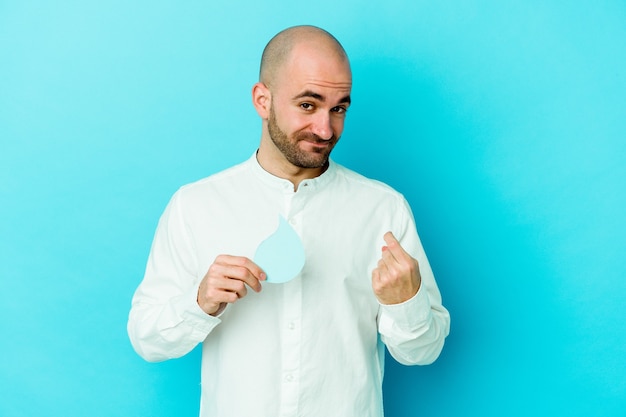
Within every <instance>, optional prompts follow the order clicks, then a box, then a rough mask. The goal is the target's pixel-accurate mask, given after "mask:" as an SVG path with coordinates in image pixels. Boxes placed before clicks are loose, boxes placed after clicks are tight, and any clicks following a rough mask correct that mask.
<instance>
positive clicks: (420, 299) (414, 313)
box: [378, 285, 431, 334]
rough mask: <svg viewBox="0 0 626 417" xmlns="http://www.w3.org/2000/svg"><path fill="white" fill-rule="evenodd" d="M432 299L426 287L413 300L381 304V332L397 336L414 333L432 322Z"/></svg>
mask: <svg viewBox="0 0 626 417" xmlns="http://www.w3.org/2000/svg"><path fill="white" fill-rule="evenodd" d="M430 319H431V311H430V299H429V298H428V293H427V291H426V289H425V288H424V286H423V285H422V286H421V288H420V289H419V290H418V291H417V294H415V295H414V296H413V297H412V298H409V299H408V300H406V301H405V302H403V303H399V304H381V305H380V316H379V323H378V327H379V332H380V333H381V334H395V333H397V332H398V331H400V332H402V333H404V332H409V333H410V332H413V331H416V330H417V329H419V328H421V327H422V326H423V325H424V324H425V323H427V322H428V321H430Z"/></svg>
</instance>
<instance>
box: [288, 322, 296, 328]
mask: <svg viewBox="0 0 626 417" xmlns="http://www.w3.org/2000/svg"><path fill="white" fill-rule="evenodd" d="M287 328H288V329H289V330H293V329H295V328H296V323H294V322H293V321H290V322H289V324H288V325H287Z"/></svg>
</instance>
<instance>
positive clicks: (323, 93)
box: [268, 48, 352, 168]
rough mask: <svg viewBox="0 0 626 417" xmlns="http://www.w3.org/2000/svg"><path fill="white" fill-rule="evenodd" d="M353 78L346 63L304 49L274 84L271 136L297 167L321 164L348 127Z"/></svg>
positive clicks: (316, 166)
mask: <svg viewBox="0 0 626 417" xmlns="http://www.w3.org/2000/svg"><path fill="white" fill-rule="evenodd" d="M351 86H352V77H351V73H350V68H349V65H348V64H347V62H345V61H344V60H342V59H340V58H339V57H337V56H335V55H332V56H330V57H329V55H328V54H327V53H326V54H325V53H323V52H320V51H319V50H314V49H313V50H311V49H310V48H300V49H298V50H295V51H294V52H293V59H292V60H290V61H289V62H288V63H287V64H285V67H284V68H283V69H282V70H281V72H280V77H279V78H278V83H277V85H276V87H275V88H273V89H272V104H271V107H270V115H269V119H268V132H269V136H270V138H271V140H272V142H273V143H274V145H275V146H276V148H277V149H278V150H279V151H280V152H281V153H282V155H283V156H284V158H285V159H286V160H287V161H288V162H289V163H290V164H292V165H293V166H296V167H298V168H322V167H324V166H325V165H326V164H327V163H328V157H329V155H330V153H331V151H332V149H333V148H334V146H335V144H336V143H337V141H338V140H339V137H340V136H341V133H342V132H343V126H344V120H345V116H346V110H347V109H348V106H349V105H350V89H351Z"/></svg>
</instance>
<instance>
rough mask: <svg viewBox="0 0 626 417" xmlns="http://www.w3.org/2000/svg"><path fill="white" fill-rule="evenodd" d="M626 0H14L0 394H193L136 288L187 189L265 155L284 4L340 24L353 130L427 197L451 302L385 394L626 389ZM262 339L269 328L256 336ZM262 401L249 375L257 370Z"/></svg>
mask: <svg viewBox="0 0 626 417" xmlns="http://www.w3.org/2000/svg"><path fill="white" fill-rule="evenodd" d="M625 22H626V3H624V2H623V1H618V0H613V1H611V0H606V1H602V0H595V1H568V2H561V1H538V0H527V1H495V0H491V1H490V0H484V1H480V0H469V1H439V2H432V1H422V0H412V1H400V0H387V1H385V2H374V1H372V2H363V1H353V0H348V1H343V2H334V1H333V2H330V1H322V0H321V1H317V2H304V3H301V2H278V1H259V2H257V1H248V2H237V1H231V2H217V1H215V2H208V1H207V2H203V1H181V2H175V1H155V2H152V1H145V0H141V1H135V2H126V1H106V2H97V1H54V2H53V1H49V2H45V1H38V2H35V1H33V2H30V1H6V0H5V1H0V141H1V142H0V143H1V148H0V236H1V240H0V279H1V283H2V291H0V317H1V318H0V326H1V334H2V341H0V384H1V386H2V388H1V389H0V415H2V416H4V417H13V416H35V415H45V416H70V417H71V416H84V415H90V416H93V417H95V416H148V415H149V416H173V415H176V416H194V415H196V414H197V411H198V397H199V370H198V360H199V354H198V351H197V350H195V351H194V352H193V353H192V354H190V355H189V356H187V357H185V358H182V359H178V360H174V361H169V362H165V363H161V364H148V363H145V362H143V361H142V360H141V359H140V358H139V357H138V356H137V355H135V353H134V352H133V351H132V349H131V347H130V344H129V342H128V339H127V336H126V328H125V326H126V318H127V314H128V309H129V305H130V298H131V296H132V293H133V291H134V289H135V287H136V286H137V285H138V283H139V281H140V280H141V278H142V274H143V269H144V265H145V261H146V258H147V255H148V250H149V247H150V243H151V240H152V236H153V233H154V229H155V226H156V223H157V220H158V217H159V216H160V214H161V212H162V210H163V208H164V206H165V204H166V203H167V201H168V199H169V197H170V196H171V194H172V193H173V192H174V191H175V190H176V189H177V188H178V187H179V186H180V185H182V184H184V183H187V182H190V181H193V180H196V179H199V178H201V177H204V176H206V175H209V174H211V173H214V172H216V171H218V170H221V169H223V168H226V167H228V166H230V165H232V164H234V163H237V162H239V161H242V160H243V159H245V158H247V157H249V155H251V153H252V152H253V151H254V149H255V147H256V146H257V144H258V141H259V137H260V136H259V135H260V133H259V132H260V122H259V120H258V117H257V115H256V113H255V112H254V110H253V108H252V105H251V100H250V89H251V86H252V84H253V83H254V82H255V81H256V77H257V68H258V61H259V59H260V55H261V50H262V48H263V46H264V45H265V43H266V42H267V41H268V40H269V38H270V37H271V36H272V35H273V34H275V33H276V32H278V31H279V30H280V29H283V28H284V27H287V26H291V25H294V24H301V23H310V24H316V25H320V26H322V27H324V28H326V29H328V30H330V31H331V32H332V33H334V34H335V35H336V36H337V37H338V38H339V39H340V40H341V41H342V43H343V44H344V46H345V48H346V49H347V51H348V53H349V55H350V57H351V60H352V65H353V71H354V90H353V103H354V105H353V106H352V108H351V109H350V114H349V116H348V121H347V128H346V131H345V133H344V136H343V138H342V141H341V143H340V144H339V146H338V148H337V149H336V151H335V153H334V158H335V160H337V161H338V162H340V163H342V164H344V165H347V166H349V167H351V168H354V169H356V170H358V171H360V172H362V173H364V174H365V175H367V176H370V177H374V178H377V179H380V180H383V181H385V182H388V183H389V184H391V185H392V186H394V187H395V188H397V189H398V190H399V191H401V192H403V193H404V194H405V195H406V196H407V198H408V200H409V202H410V203H411V205H412V207H413V210H414V214H415V216H416V220H417V224H418V228H419V230H420V234H421V237H422V240H423V243H424V245H425V248H426V250H427V253H428V254H429V257H430V260H431V263H432V266H433V269H434V271H435V274H436V276H437V278H438V282H439V285H440V288H441V291H442V293H443V296H444V303H445V305H446V306H447V307H448V308H449V309H450V312H451V314H452V333H451V335H450V337H449V339H448V341H447V345H446V347H445V348H444V352H443V354H442V356H441V357H440V359H439V361H438V362H437V363H436V364H434V365H432V366H429V367H402V366H399V365H396V364H394V363H391V362H388V366H387V373H386V377H385V387H384V388H385V402H386V409H387V415H388V416H390V417H399V416H455V417H456V416H463V415H477V416H529V415H533V416H554V415H567V416H588V415H597V416H624V415H626V378H625V377H626V325H625V319H626V307H624V300H625V295H626V283H625V281H626V260H625V259H626V257H625V256H624V253H623V252H624V250H625V249H626V238H625V237H624V236H625V233H626V220H625V217H626V216H624V211H625V210H624V207H625V206H626V192H625V190H626V167H625V165H626V164H625V162H626V46H625V45H626V23H625ZM251 354H254V352H251ZM242 401H245V393H242Z"/></svg>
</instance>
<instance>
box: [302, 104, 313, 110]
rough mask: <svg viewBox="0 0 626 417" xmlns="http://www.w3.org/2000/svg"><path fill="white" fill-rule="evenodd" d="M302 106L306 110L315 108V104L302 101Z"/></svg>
mask: <svg viewBox="0 0 626 417" xmlns="http://www.w3.org/2000/svg"><path fill="white" fill-rule="evenodd" d="M300 107H301V108H303V109H304V110H311V109H312V108H313V105H312V104H311V103H302V104H300Z"/></svg>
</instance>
